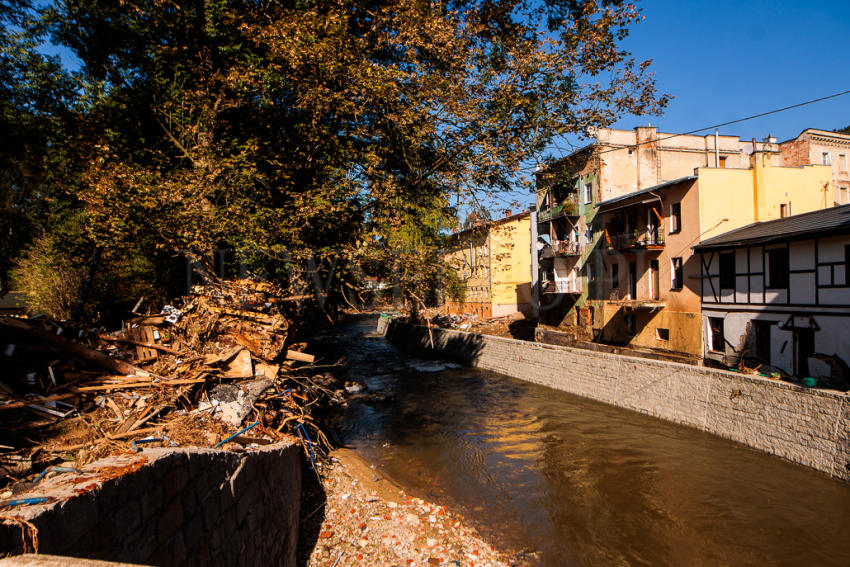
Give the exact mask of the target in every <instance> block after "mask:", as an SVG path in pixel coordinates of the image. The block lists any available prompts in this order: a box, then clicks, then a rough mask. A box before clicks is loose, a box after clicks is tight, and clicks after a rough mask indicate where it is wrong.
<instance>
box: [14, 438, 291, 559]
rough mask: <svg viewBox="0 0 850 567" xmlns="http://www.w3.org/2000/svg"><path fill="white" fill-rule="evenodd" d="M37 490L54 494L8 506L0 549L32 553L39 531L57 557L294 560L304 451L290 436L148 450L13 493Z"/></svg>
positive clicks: (44, 546) (43, 545) (45, 548)
mask: <svg viewBox="0 0 850 567" xmlns="http://www.w3.org/2000/svg"><path fill="white" fill-rule="evenodd" d="M36 496H46V497H50V498H51V499H52V500H51V501H50V502H48V503H45V504H41V505H35V506H27V507H18V508H13V509H12V510H10V511H6V512H5V513H4V514H3V516H4V521H3V523H1V524H0V555H2V554H18V553H23V552H24V551H32V550H33V549H32V540H33V536H35V537H37V541H38V551H39V552H40V553H49V554H55V555H65V556H73V557H86V558H93V559H101V560H108V561H121V562H128V563H141V564H146V565H285V566H294V565H295V550H296V545H297V540H298V512H299V505H300V498H301V452H300V449H299V447H298V446H297V445H293V444H279V445H269V446H267V447H263V448H260V449H256V450H249V451H245V452H239V453H236V452H229V451H217V450H210V449H149V450H145V451H143V452H141V453H138V454H133V455H120V456H117V457H110V458H108V459H103V460H101V461H98V462H97V463H93V464H91V465H88V466H86V467H84V469H83V474H82V475H80V474H76V473H62V474H59V475H57V476H55V477H53V478H48V479H46V480H44V481H42V482H41V483H39V484H38V485H36V487H35V488H34V489H33V490H32V491H30V492H28V493H26V494H21V495H16V498H27V497H36ZM11 516H16V517H18V518H19V519H21V520H25V521H26V522H29V524H30V525H31V526H27V525H26V524H22V523H20V522H15V521H10V520H9V518H10V517H11ZM32 528H35V530H37V534H34V533H33V529H32ZM24 542H25V543H26V547H27V549H24V545H23V544H24Z"/></svg>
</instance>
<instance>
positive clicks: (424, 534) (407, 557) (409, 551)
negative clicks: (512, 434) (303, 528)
mask: <svg viewBox="0 0 850 567" xmlns="http://www.w3.org/2000/svg"><path fill="white" fill-rule="evenodd" d="M326 469H327V470H325V471H324V474H323V477H324V478H323V482H322V487H323V492H324V494H325V497H326V498H327V500H326V501H325V502H323V503H320V504H319V506H318V507H317V508H316V509H314V510H307V511H306V512H305V515H306V517H304V518H302V523H307V522H309V521H310V520H312V521H313V524H312V525H308V526H307V529H309V530H310V531H311V532H312V533H313V534H315V539H316V541H315V545H314V546H313V547H312V548H311V549H309V550H304V552H303V553H304V554H305V555H306V553H308V552H309V557H302V558H300V559H301V560H302V561H304V562H305V563H306V565H307V566H308V567H333V566H338V565H364V566H367V565H371V566H376V567H378V566H385V565H398V566H403V565H404V566H406V565H442V566H445V567H451V566H453V565H455V566H457V565H462V566H464V567H488V566H489V567H508V566H519V565H527V564H528V563H527V562H525V561H524V560H523V559H522V558H521V557H520V556H518V555H517V556H513V555H511V554H509V553H506V552H502V551H499V550H496V549H494V548H493V547H492V546H491V545H489V544H488V543H486V542H485V541H484V540H483V539H482V538H481V536H480V535H479V534H478V532H477V531H476V530H475V529H474V528H472V527H471V526H470V525H469V524H468V522H467V521H466V520H465V519H464V518H463V517H462V516H460V515H458V514H455V513H453V512H452V511H450V510H449V509H448V508H446V507H445V506H441V505H438V504H434V503H431V502H427V501H425V500H422V499H420V498H416V497H414V496H411V495H409V494H407V493H406V492H405V491H404V490H403V489H401V488H400V487H399V486H398V485H396V484H395V483H393V482H392V481H391V480H389V479H387V478H386V477H385V476H384V475H383V474H381V473H379V472H378V471H377V470H376V469H375V467H374V466H372V465H369V464H367V463H366V462H365V461H363V460H362V459H361V458H359V457H358V456H357V455H356V454H355V453H353V452H352V451H348V450H345V449H341V450H336V451H334V452H333V453H332V459H331V462H330V463H329V466H328V467H326Z"/></svg>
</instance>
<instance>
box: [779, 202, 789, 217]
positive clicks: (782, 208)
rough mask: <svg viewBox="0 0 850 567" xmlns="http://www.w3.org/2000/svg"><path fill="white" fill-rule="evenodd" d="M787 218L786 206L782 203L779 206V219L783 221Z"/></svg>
mask: <svg viewBox="0 0 850 567" xmlns="http://www.w3.org/2000/svg"><path fill="white" fill-rule="evenodd" d="M787 216H788V205H787V204H786V203H782V204H780V205H779V218H781V219H784V218H785V217H787Z"/></svg>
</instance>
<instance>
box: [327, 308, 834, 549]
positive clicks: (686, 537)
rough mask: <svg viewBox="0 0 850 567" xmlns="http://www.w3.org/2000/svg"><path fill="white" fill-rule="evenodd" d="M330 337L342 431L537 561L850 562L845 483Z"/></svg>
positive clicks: (703, 437)
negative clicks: (340, 391)
mask: <svg viewBox="0 0 850 567" xmlns="http://www.w3.org/2000/svg"><path fill="white" fill-rule="evenodd" d="M375 323H376V320H375V319H372V318H370V319H359V320H355V321H354V322H351V323H350V324H347V325H345V326H343V327H341V328H338V329H336V330H335V331H334V332H333V334H332V336H329V337H328V339H329V340H330V341H334V342H336V344H337V346H338V348H341V349H343V350H344V351H345V353H346V356H347V358H348V359H349V361H350V362H351V363H352V373H353V374H356V375H355V377H356V378H358V379H359V380H362V381H363V382H364V383H365V384H366V386H367V388H368V392H369V393H370V394H378V395H379V398H381V397H384V398H387V399H385V400H381V399H378V400H367V401H362V402H360V401H358V402H354V403H352V404H351V405H350V406H349V408H348V409H347V411H346V412H345V414H344V415H342V416H340V417H339V423H338V435H339V436H340V437H341V440H342V441H344V442H345V443H346V444H347V445H348V446H349V447H351V448H353V449H355V450H356V451H358V452H360V453H361V454H362V455H364V456H365V457H366V458H367V459H369V460H371V461H372V462H374V463H375V464H376V465H377V466H378V467H379V468H380V469H382V470H383V471H384V472H385V473H386V474H387V475H389V476H390V477H392V478H394V479H395V480H396V481H398V482H400V483H401V484H402V485H404V486H405V487H407V488H408V489H409V490H410V491H411V492H412V493H414V494H418V495H420V496H422V497H426V498H429V499H432V500H437V501H442V502H445V503H448V504H451V505H453V506H456V507H459V508H460V509H461V510H462V511H463V512H464V513H465V515H466V516H467V517H468V518H469V519H470V520H472V521H473V522H475V523H476V524H478V525H480V526H482V527H483V528H484V529H483V531H484V533H485V535H487V536H489V538H490V540H491V541H492V542H493V543H494V544H495V545H496V547H499V546H501V547H503V548H507V549H514V550H522V551H523V552H525V557H526V558H527V560H528V563H529V564H539V565H565V566H573V565H594V566H595V565H652V566H656V565H671V566H694V565H712V566H713V565H735V566H737V565H772V566H780V565H789V566H790V565H805V566H814V565H817V566H830V565H835V566H847V565H850V529H848V528H850V485H847V484H845V483H842V482H839V481H836V480H833V479H830V478H828V477H826V476H825V475H823V474H821V473H818V472H815V471H813V470H810V469H807V468H805V467H802V466H798V465H795V464H793V463H788V462H785V461H783V460H781V459H779V458H776V457H771V456H769V455H765V454H762V453H760V452H757V451H754V450H752V449H748V448H746V447H744V446H741V445H739V444H736V443H733V442H731V441H727V440H724V439H720V438H717V437H714V436H712V435H709V434H706V433H702V432H700V431H697V430H694V429H690V428H687V427H682V426H678V425H675V424H672V423H668V422H665V421H661V420H658V419H654V418H651V417H647V416H644V415H641V414H639V413H635V412H630V411H626V410H622V409H619V408H616V407H613V406H608V405H605V404H602V403H598V402H594V401H591V400H586V399H583V398H580V397H576V396H573V395H570V394H567V393H565V392H559V391H556V390H551V389H548V388H545V387H542V386H538V385H535V384H529V383H525V382H522V381H520V380H516V379H513V378H509V377H506V376H502V375H499V374H497V373H494V372H488V371H483V370H477V369H472V368H461V367H456V368H446V367H445V365H444V364H443V363H441V362H439V361H427V360H422V359H417V358H413V357H411V356H408V355H406V354H404V353H402V352H401V351H399V350H397V349H396V348H395V347H393V346H392V345H390V344H389V343H388V342H387V341H386V340H385V339H384V338H382V337H378V336H376V335H375V334H374V329H375Z"/></svg>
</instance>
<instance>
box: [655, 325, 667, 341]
mask: <svg viewBox="0 0 850 567" xmlns="http://www.w3.org/2000/svg"><path fill="white" fill-rule="evenodd" d="M655 338H656V339H658V340H659V341H669V340H670V329H662V328H661V327H657V328H656V329H655Z"/></svg>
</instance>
